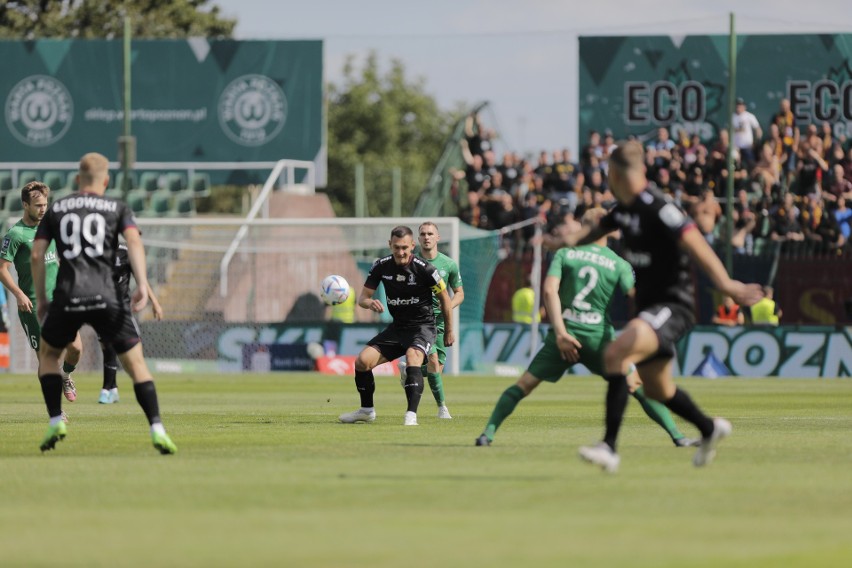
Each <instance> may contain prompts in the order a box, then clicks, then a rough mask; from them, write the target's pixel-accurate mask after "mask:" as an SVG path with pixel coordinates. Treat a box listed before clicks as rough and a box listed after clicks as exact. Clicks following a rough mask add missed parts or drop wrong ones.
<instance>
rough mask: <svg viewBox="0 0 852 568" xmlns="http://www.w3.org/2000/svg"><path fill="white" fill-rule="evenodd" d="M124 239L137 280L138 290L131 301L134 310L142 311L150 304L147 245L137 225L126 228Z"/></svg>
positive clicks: (128, 257)
mask: <svg viewBox="0 0 852 568" xmlns="http://www.w3.org/2000/svg"><path fill="white" fill-rule="evenodd" d="M123 234H124V239H125V240H126V241H127V259H128V260H129V261H130V270H131V271H132V272H133V279H134V280H136V290H135V291H134V292H133V297H132V298H131V303H132V306H133V311H134V312H139V311H142V310H143V309H144V308H145V306H146V305H148V289H149V287H148V269H147V266H146V264H145V247H144V246H143V245H142V236H141V235H140V234H139V229H137V228H136V227H127V228H126V229H125V230H124V233H123Z"/></svg>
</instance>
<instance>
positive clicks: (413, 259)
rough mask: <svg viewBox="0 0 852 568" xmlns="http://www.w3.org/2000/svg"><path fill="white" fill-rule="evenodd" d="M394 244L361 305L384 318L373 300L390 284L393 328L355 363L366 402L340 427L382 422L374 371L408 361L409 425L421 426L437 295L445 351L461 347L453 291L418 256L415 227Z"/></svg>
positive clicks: (400, 232)
mask: <svg viewBox="0 0 852 568" xmlns="http://www.w3.org/2000/svg"><path fill="white" fill-rule="evenodd" d="M388 244H389V245H390V249H391V253H392V254H390V255H388V256H386V257H384V258H380V259H378V260H377V261H376V262H374V263H373V266H372V268H370V273H369V274H368V275H367V280H366V282H364V288H363V289H362V290H361V295H360V296H359V297H358V305H359V306H361V307H362V308H364V309H366V310H372V311H374V312H377V313H381V312H383V311H384V309H385V308H384V306H383V305H382V303H381V302H380V301H379V300H377V299H375V298H373V294H375V292H376V288H378V287H379V284H380V283H381V284H384V286H385V293H386V296H387V302H388V311H389V312H390V315H391V317H392V318H393V322H392V323H391V324H390V325H389V326H388V327H387V328H385V329H384V330H383V331H382V332H381V333H379V334H378V335H377V336H375V337H374V338H373V339H371V340H370V341H369V342H367V347H365V348H364V349H363V350H361V353H359V354H358V358H357V359H356V361H355V386H356V388H357V389H358V394H359V395H360V396H361V408H359V409H358V410H355V411H353V412H348V413H346V414H341V415H340V421H341V422H345V423H347V424H352V423H355V422H372V421H374V420H375V419H376V410H375V408H374V407H373V393H374V392H375V390H376V382H375V380H374V378H373V369H374V368H376V367H377V366H378V365H381V364H382V363H385V362H387V361H393V360H394V359H398V358H399V357H402V356H403V355H405V356H406V358H407V361H408V366H407V367H406V369H405V374H406V378H405V397H406V398H407V399H408V409H407V411H406V413H405V418H404V419H403V424H404V425H405V426H417V406H418V405H419V404H420V397H421V396H422V395H423V372H422V370H421V369H420V365H422V364H423V361H424V359H425V357H426V356H427V354H428V353H429V350H430V349H431V348H432V344H434V343H435V338H436V336H437V331H436V328H435V314H434V312H433V310H432V294H433V293H434V294H435V296H436V297H437V298H438V301H439V302H440V303H441V311H442V312H443V314H444V322H445V325H446V327H445V329H444V345H446V346H447V347H449V346H451V345H452V344H453V343H454V341H455V335H454V331H453V319H452V317H451V315H452V314H451V312H452V307H451V306H452V301H451V300H450V295H449V294H448V293H447V285H446V284H445V283H444V279H443V278H441V275H440V274H438V271H437V270H436V269H435V268H434V267H433V266H432V265H431V264H429V263H428V262H426V261H425V260H423V259H422V258H420V257H418V256H415V255H414V252H413V251H414V232H413V231H412V230H411V229H410V228H409V227H403V226H400V227H396V228H394V229H393V230H392V231H391V238H390V241H389V242H388Z"/></svg>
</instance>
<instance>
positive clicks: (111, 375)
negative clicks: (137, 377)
mask: <svg viewBox="0 0 852 568" xmlns="http://www.w3.org/2000/svg"><path fill="white" fill-rule="evenodd" d="M103 354H104V386H103V389H104V390H110V389H114V388H117V387H118V385H117V384H116V382H115V376H116V374H117V373H118V357H117V356H116V354H115V349H113V348H112V345H104V347H103Z"/></svg>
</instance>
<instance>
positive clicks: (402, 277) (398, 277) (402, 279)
mask: <svg viewBox="0 0 852 568" xmlns="http://www.w3.org/2000/svg"><path fill="white" fill-rule="evenodd" d="M396 281H397V282H405V274H397V275H396Z"/></svg>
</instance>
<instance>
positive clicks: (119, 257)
mask: <svg viewBox="0 0 852 568" xmlns="http://www.w3.org/2000/svg"><path fill="white" fill-rule="evenodd" d="M113 268H114V270H113V274H112V279H113V280H114V281H115V289H116V292H117V293H118V299H119V300H121V301H122V302H129V301H130V274H131V273H132V271H131V269H130V257H129V256H128V254H127V245H125V244H123V243H122V244H120V245H118V251H117V252H116V253H115V266H114V267H113Z"/></svg>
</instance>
